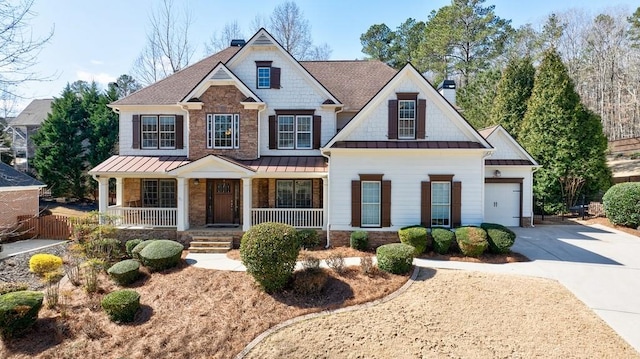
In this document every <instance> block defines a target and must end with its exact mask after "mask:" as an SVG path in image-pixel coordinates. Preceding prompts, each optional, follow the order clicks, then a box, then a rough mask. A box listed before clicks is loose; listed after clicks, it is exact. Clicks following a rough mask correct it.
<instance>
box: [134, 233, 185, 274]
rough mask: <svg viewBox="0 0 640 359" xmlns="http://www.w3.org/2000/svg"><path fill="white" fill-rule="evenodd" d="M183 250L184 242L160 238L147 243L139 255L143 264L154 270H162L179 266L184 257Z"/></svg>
mask: <svg viewBox="0 0 640 359" xmlns="http://www.w3.org/2000/svg"><path fill="white" fill-rule="evenodd" d="M140 244H142V243H140ZM140 244H139V245H140ZM182 250H184V247H183V246H182V244H180V243H178V242H176V241H171V240H168V239H160V240H157V241H153V242H151V243H149V244H147V245H146V246H145V247H144V248H143V249H142V250H141V251H140V253H139V256H140V261H141V262H142V265H143V266H145V267H147V268H149V269H151V270H152V271H161V270H165V269H169V268H173V267H175V266H177V265H178V263H180V258H181V257H182Z"/></svg>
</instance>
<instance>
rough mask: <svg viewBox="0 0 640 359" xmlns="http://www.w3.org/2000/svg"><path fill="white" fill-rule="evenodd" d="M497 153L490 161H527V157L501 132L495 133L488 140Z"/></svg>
mask: <svg viewBox="0 0 640 359" xmlns="http://www.w3.org/2000/svg"><path fill="white" fill-rule="evenodd" d="M487 140H488V141H489V143H491V145H492V146H493V147H495V149H496V151H495V152H494V153H493V155H491V157H489V159H492V160H495V159H501V160H514V159H522V160H526V159H527V157H526V156H525V155H524V154H523V153H522V151H520V149H518V148H517V147H516V146H515V145H514V144H513V143H512V142H511V140H510V139H509V138H507V137H506V135H505V134H504V133H503V132H502V131H499V130H496V131H494V132H493V133H492V134H491V136H489V138H488V139H487Z"/></svg>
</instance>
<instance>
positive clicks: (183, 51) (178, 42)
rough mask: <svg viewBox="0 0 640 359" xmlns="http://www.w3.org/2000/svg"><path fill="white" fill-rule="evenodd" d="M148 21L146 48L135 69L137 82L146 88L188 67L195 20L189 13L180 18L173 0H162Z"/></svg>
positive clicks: (186, 10)
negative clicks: (191, 28) (192, 26)
mask: <svg viewBox="0 0 640 359" xmlns="http://www.w3.org/2000/svg"><path fill="white" fill-rule="evenodd" d="M149 21H150V26H151V29H150V31H149V33H148V34H147V44H146V46H145V47H144V48H143V50H142V52H141V53H140V55H139V56H138V58H137V59H136V62H135V63H134V66H133V73H134V75H135V76H136V77H137V80H138V81H140V82H141V83H143V84H145V85H148V84H151V83H153V82H156V81H158V80H161V79H163V78H165V77H167V76H169V75H171V74H173V73H176V72H178V71H180V70H181V69H182V68H184V67H186V66H188V65H189V63H190V61H191V56H192V54H193V52H192V49H191V45H190V44H189V28H190V27H191V24H192V19H191V13H190V12H189V10H188V9H184V12H183V13H182V14H180V13H179V12H177V11H176V10H175V8H174V6H173V0H163V1H162V4H161V6H160V7H159V8H157V9H155V10H154V11H152V13H151V15H150V16H149Z"/></svg>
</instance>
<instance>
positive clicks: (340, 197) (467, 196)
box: [329, 150, 484, 231]
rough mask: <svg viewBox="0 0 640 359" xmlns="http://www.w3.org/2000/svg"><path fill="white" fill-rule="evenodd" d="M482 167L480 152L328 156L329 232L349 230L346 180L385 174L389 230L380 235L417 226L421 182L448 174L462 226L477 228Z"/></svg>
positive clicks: (375, 152)
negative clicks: (458, 195) (457, 194)
mask: <svg viewBox="0 0 640 359" xmlns="http://www.w3.org/2000/svg"><path fill="white" fill-rule="evenodd" d="M482 163H483V162H482V153H481V151H456V152H455V153H453V152H452V151H449V152H447V151H431V150H427V151H404V150H363V151H359V150H342V151H333V152H332V154H331V160H330V167H331V168H330V174H329V181H330V183H329V192H330V193H329V201H330V208H329V217H330V225H331V229H332V230H353V229H354V228H352V227H351V181H353V180H359V175H360V174H384V177H383V180H390V181H391V224H392V227H386V228H381V229H379V230H381V231H395V230H397V229H399V228H401V227H403V226H407V225H414V224H419V223H420V183H421V182H422V181H428V180H429V175H430V174H431V175H434V174H453V175H454V177H453V180H454V181H456V182H457V181H460V182H462V224H480V223H481V222H482V216H483V210H484V203H483V200H482V198H483V196H482V193H483V190H484V179H483V172H482V170H483V165H482ZM367 230H369V229H367ZM371 230H376V229H371Z"/></svg>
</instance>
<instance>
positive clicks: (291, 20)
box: [270, 1, 312, 60]
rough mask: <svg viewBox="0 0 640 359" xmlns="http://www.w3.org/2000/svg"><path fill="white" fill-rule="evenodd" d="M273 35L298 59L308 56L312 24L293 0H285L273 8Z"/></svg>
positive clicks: (271, 21) (271, 24)
mask: <svg viewBox="0 0 640 359" xmlns="http://www.w3.org/2000/svg"><path fill="white" fill-rule="evenodd" d="M270 30H271V34H272V35H273V37H275V38H276V40H278V42H279V43H280V44H281V45H282V46H283V47H284V48H285V50H287V51H289V53H290V54H291V55H292V56H293V57H295V58H296V59H298V60H304V59H306V58H307V55H308V53H309V50H310V49H311V47H312V42H311V26H310V25H309V20H307V19H305V18H304V14H303V13H302V10H300V8H299V7H298V5H297V4H296V3H295V2H293V1H285V2H283V3H282V4H280V5H278V6H276V8H275V9H273V13H272V14H271V18H270Z"/></svg>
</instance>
